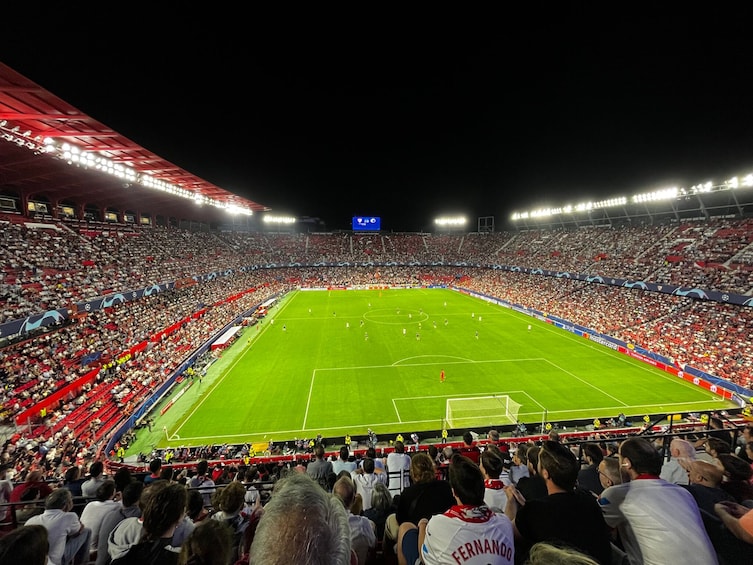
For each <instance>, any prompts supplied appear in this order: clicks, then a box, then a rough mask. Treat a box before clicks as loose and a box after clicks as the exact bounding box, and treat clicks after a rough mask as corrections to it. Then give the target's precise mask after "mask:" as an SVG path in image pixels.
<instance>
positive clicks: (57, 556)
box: [26, 488, 91, 565]
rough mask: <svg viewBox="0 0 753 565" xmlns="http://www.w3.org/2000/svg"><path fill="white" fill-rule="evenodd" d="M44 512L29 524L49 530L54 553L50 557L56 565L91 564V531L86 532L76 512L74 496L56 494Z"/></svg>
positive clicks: (47, 501)
mask: <svg viewBox="0 0 753 565" xmlns="http://www.w3.org/2000/svg"><path fill="white" fill-rule="evenodd" d="M44 508H45V510H44V512H43V513H42V514H38V515H37V516H32V517H31V518H29V519H28V520H27V521H26V524H27V525H29V526H31V525H34V524H37V525H39V526H44V527H45V528H46V529H47V537H48V539H49V542H50V551H49V553H48V555H47V558H48V559H49V562H50V563H51V564H52V565H67V564H68V563H73V565H83V564H85V563H88V562H89V539H90V537H91V530H90V529H89V528H85V527H84V525H83V524H82V523H81V521H80V520H79V519H78V516H77V515H76V513H75V512H71V509H72V508H73V496H72V495H71V492H70V491H69V490H68V489H65V488H58V489H55V490H53V491H52V493H50V494H49V495H48V496H47V498H46V499H45V502H44Z"/></svg>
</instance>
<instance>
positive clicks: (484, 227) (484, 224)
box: [476, 216, 494, 233]
mask: <svg viewBox="0 0 753 565" xmlns="http://www.w3.org/2000/svg"><path fill="white" fill-rule="evenodd" d="M476 229H477V230H478V232H479V233H494V216H481V217H479V218H478V220H477V227H476Z"/></svg>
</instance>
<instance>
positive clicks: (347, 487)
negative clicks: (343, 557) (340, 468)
mask: <svg viewBox="0 0 753 565" xmlns="http://www.w3.org/2000/svg"><path fill="white" fill-rule="evenodd" d="M332 494H333V495H334V496H335V497H336V498H339V499H340V500H341V501H342V503H343V506H345V509H346V510H347V511H348V525H349V526H350V543H351V547H352V549H353V551H355V552H356V555H358V563H359V565H364V564H365V563H366V561H367V559H368V555H369V553H370V552H373V551H375V550H376V524H374V522H372V521H371V520H369V519H368V518H367V517H366V516H360V515H356V514H353V513H352V512H351V511H350V509H351V508H352V507H353V503H354V502H355V500H356V488H355V485H354V484H353V481H352V480H351V479H350V478H348V477H342V478H340V479H338V480H337V481H336V482H335V485H334V486H333V487H332Z"/></svg>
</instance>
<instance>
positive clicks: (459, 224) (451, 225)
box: [434, 216, 467, 232]
mask: <svg viewBox="0 0 753 565" xmlns="http://www.w3.org/2000/svg"><path fill="white" fill-rule="evenodd" d="M466 224H467V221H466V219H465V216H441V217H438V218H434V225H435V226H436V228H437V231H446V232H458V231H464V230H465V229H466V227H465V226H466Z"/></svg>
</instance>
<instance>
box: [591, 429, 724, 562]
mask: <svg viewBox="0 0 753 565" xmlns="http://www.w3.org/2000/svg"><path fill="white" fill-rule="evenodd" d="M619 461H620V467H621V469H623V470H625V471H626V472H627V473H628V475H629V476H630V482H629V483H626V484H621V485H615V486H612V487H609V488H608V489H605V490H604V492H602V493H601V498H600V499H599V504H600V505H601V508H602V511H603V512H604V518H605V520H606V522H607V524H609V526H611V527H613V528H616V529H617V531H618V533H619V536H620V540H621V542H622V544H623V547H624V549H625V551H626V552H627V554H628V558H629V559H630V562H631V563H644V564H645V565H665V564H666V563H670V562H676V563H704V564H709V565H713V564H716V563H717V562H718V560H717V556H716V552H715V550H714V547H713V546H712V544H711V540H710V539H709V536H708V534H707V533H706V529H705V527H704V524H703V521H702V519H701V514H700V511H699V509H698V505H697V504H696V502H695V499H694V498H693V496H692V495H691V494H690V493H689V492H688V491H687V490H686V489H684V488H683V487H681V486H680V485H675V484H674V483H669V482H667V481H665V480H664V479H661V478H659V473H660V471H661V466H662V458H661V455H660V454H659V452H658V451H657V450H656V449H655V448H654V446H653V445H652V444H651V442H649V441H648V440H646V439H645V438H641V437H631V438H628V439H626V440H625V441H623V442H622V443H621V444H620V447H619Z"/></svg>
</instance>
